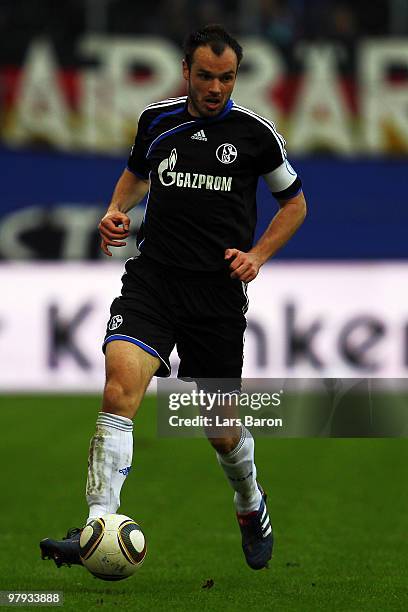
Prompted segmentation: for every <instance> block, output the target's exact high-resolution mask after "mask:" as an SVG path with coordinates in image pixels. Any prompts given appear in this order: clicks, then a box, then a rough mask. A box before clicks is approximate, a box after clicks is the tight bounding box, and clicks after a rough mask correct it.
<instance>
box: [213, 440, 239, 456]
mask: <svg viewBox="0 0 408 612" xmlns="http://www.w3.org/2000/svg"><path fill="white" fill-rule="evenodd" d="M208 440H209V442H210V444H211V446H212V447H213V448H214V449H215V450H216V451H217V453H220V455H226V454H227V453H230V452H231V451H232V450H234V448H235V447H236V446H237V444H238V442H239V436H238V437H235V436H227V437H224V438H208Z"/></svg>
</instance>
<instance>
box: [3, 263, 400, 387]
mask: <svg viewBox="0 0 408 612" xmlns="http://www.w3.org/2000/svg"><path fill="white" fill-rule="evenodd" d="M122 272H123V265H122V264H121V263H118V262H113V263H111V262H109V263H103V264H102V263H94V264H83V263H69V264H66V263H65V264H38V263H37V264H35V265H34V264H22V263H21V264H20V263H3V264H2V265H1V266H0V283H1V287H2V300H1V302H0V322H1V325H0V354H1V355H3V356H7V358H3V359H2V361H1V368H0V391H1V392H5V391H27V390H31V391H67V392H68V391H72V392H75V391H78V392H80V391H94V392H100V391H101V389H102V387H103V382H104V359H103V355H102V351H101V344H102V340H103V336H104V333H105V329H106V324H107V322H108V320H109V307H110V304H111V302H112V300H113V299H114V298H115V297H116V296H117V295H119V294H120V287H121V281H120V279H121V275H122ZM407 274H408V264H391V263H390V264H388V263H385V264H380V263H379V264H372V263H371V264H350V265H347V264H306V263H305V264H285V263H274V264H273V266H272V265H271V266H265V267H264V268H263V269H262V271H261V274H260V275H259V277H258V278H257V279H256V281H254V282H253V283H250V285H249V298H250V309H249V325H248V330H247V334H246V342H245V355H244V376H245V377H247V378H265V377H267V378H302V379H306V378H323V377H326V378H364V377H367V376H369V377H376V378H406V377H407V374H408V332H407V329H408V313H407V309H406V303H407V301H408V288H407V289H405V286H406V283H405V278H406V276H407ZM294 279H296V282H294ZM27 295H29V296H30V300H27ZM28 330H29V336H28ZM175 360H176V356H175V353H173V355H172V364H173V365H174V364H175ZM174 374H175V372H174V370H173V375H174Z"/></svg>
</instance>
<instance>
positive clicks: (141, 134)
mask: <svg viewBox="0 0 408 612" xmlns="http://www.w3.org/2000/svg"><path fill="white" fill-rule="evenodd" d="M147 128H148V121H147V117H146V113H142V114H141V115H140V117H139V121H138V126H137V133H136V138H135V142H134V143H133V145H132V148H131V149H130V154H129V159H128V162H127V169H128V170H130V172H132V173H133V174H135V175H136V176H137V177H139V178H141V179H144V180H146V179H148V178H149V171H150V168H149V163H148V161H147V159H146V154H147V149H148V139H147Z"/></svg>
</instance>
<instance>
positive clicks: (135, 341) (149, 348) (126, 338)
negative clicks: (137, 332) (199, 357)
mask: <svg viewBox="0 0 408 612" xmlns="http://www.w3.org/2000/svg"><path fill="white" fill-rule="evenodd" d="M113 340H123V341H124V342H130V343H131V344H136V346H139V347H140V348H141V349H143V350H144V351H145V352H146V353H149V355H152V356H153V357H157V358H158V359H160V361H161V363H162V365H164V366H165V367H166V369H167V374H158V373H156V374H155V376H164V377H167V376H170V373H171V370H170V366H169V364H168V363H167V362H166V361H165V360H164V359H163V357H162V356H161V355H160V353H159V352H158V351H156V349H154V348H153V347H152V346H149V345H148V344H146V342H143V341H142V340H139V339H138V338H133V336H127V335H125V334H113V335H112V336H108V337H107V338H105V340H104V342H103V345H102V350H103V352H105V350H104V349H105V346H106V345H107V344H108V342H112V341H113ZM159 370H161V367H160V368H159ZM159 370H158V371H157V372H159Z"/></svg>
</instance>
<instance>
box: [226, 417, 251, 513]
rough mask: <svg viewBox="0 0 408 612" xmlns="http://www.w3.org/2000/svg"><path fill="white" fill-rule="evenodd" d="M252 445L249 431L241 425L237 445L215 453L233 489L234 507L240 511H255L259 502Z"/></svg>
mask: <svg viewBox="0 0 408 612" xmlns="http://www.w3.org/2000/svg"><path fill="white" fill-rule="evenodd" d="M254 446H255V444H254V439H253V437H252V435H251V433H250V432H249V431H248V430H247V429H246V427H242V430H241V438H240V440H239V442H238V444H237V446H236V447H235V448H234V449H233V450H232V451H231V452H229V453H227V454H225V455H221V454H219V453H217V458H218V462H219V464H220V466H221V467H222V469H223V470H224V472H225V475H226V476H227V478H228V480H229V482H230V484H231V486H232V488H233V489H234V491H235V495H234V503H235V508H236V510H237V512H240V513H247V512H255V511H256V510H258V508H259V506H260V503H261V493H260V491H259V489H258V487H257V484H256V466H255V462H254Z"/></svg>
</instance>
